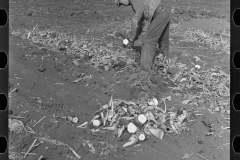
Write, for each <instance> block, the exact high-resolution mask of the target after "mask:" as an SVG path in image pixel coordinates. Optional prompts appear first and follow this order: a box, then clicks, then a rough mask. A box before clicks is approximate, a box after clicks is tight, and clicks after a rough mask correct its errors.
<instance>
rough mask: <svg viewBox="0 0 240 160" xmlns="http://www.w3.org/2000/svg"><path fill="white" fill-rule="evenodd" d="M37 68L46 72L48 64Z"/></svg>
mask: <svg viewBox="0 0 240 160" xmlns="http://www.w3.org/2000/svg"><path fill="white" fill-rule="evenodd" d="M37 70H38V71H39V72H44V71H46V66H44V65H40V66H39V67H38V69H37Z"/></svg>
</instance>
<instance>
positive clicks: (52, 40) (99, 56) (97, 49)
mask: <svg viewBox="0 0 240 160" xmlns="http://www.w3.org/2000/svg"><path fill="white" fill-rule="evenodd" d="M12 34H13V35H15V36H19V35H21V38H22V39H27V40H30V42H31V43H33V44H35V45H37V46H38V47H39V45H41V46H43V47H39V48H45V49H49V50H53V51H55V52H61V53H66V54H70V55H76V56H79V57H80V58H86V57H87V59H88V60H89V61H90V63H91V64H92V65H93V66H94V67H97V68H99V67H103V68H104V69H105V70H110V69H111V68H112V67H113V66H114V65H117V64H118V63H120V62H125V65H126V64H129V63H132V62H133V60H132V59H131V58H130V57H128V56H127V55H126V52H125V51H124V50H123V51H119V50H113V47H114V44H113V43H108V44H104V43H105V42H104V38H103V39H94V38H91V37H84V36H82V37H81V38H77V37H76V36H75V35H73V34H66V33H60V32H58V31H55V30H50V29H46V30H39V29H38V27H37V26H36V27H34V28H33V30H30V31H26V32H24V31H23V32H20V31H18V32H13V33H12ZM99 40H100V42H99Z"/></svg>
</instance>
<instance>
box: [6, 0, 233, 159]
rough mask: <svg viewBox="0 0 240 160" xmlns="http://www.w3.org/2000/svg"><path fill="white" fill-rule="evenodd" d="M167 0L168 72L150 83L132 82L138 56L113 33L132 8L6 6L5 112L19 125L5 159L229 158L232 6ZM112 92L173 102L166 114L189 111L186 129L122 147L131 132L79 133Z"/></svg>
mask: <svg viewBox="0 0 240 160" xmlns="http://www.w3.org/2000/svg"><path fill="white" fill-rule="evenodd" d="M163 3H164V4H166V6H168V7H169V9H170V10H171V13H172V22H171V29H170V42H171V43H170V57H169V58H170V60H169V61H164V62H162V63H163V64H164V65H165V68H166V66H167V69H166V70H167V72H164V71H166V70H164V69H159V68H161V67H159V66H157V65H156V68H157V69H156V70H157V73H159V74H158V75H156V76H155V79H152V81H154V82H155V85H154V86H149V85H147V84H145V83H144V84H143V83H141V80H139V79H138V77H137V76H136V73H137V72H138V66H139V51H136V50H131V49H126V48H123V47H122V39H121V37H119V36H118V33H124V32H125V31H126V28H125V24H126V21H127V20H128V19H129V18H131V16H132V15H133V11H132V10H131V8H129V7H121V8H118V7H117V6H115V4H114V1H113V0H98V1H94V0H69V1H64V0H48V1H47V0H23V1H16V0H10V15H9V16H10V31H9V38H10V41H9V43H10V50H9V51H10V54H9V56H10V59H9V63H10V65H9V66H10V67H9V68H10V71H9V78H10V79H9V83H10V85H9V92H10V93H9V106H10V107H9V110H10V112H9V114H10V115H9V116H10V118H11V119H12V120H17V122H22V124H23V126H22V130H20V131H19V132H16V131H12V132H9V139H10V142H9V156H10V158H11V159H26V160H62V159H63V160H65V159H72V160H73V159H78V158H80V157H78V156H81V159H83V160H97V159H98V160H100V159H101V160H102V159H106V160H110V159H118V160H122V159H126V160H181V159H187V160H229V159H230V154H229V148H230V145H229V142H230V124H229V122H230V116H229V110H230V104H229V99H230V97H229V94H230V93H229V74H230V65H229V61H230V60H229V57H230V55H229V52H230V50H229V44H230V42H229V41H230V36H229V35H230V33H229V28H230V24H229V15H230V2H229V1H227V0H186V1H181V0H169V1H166V0H165V1H163ZM108 56H109V57H110V58H109V57H108ZM121 56H122V57H123V58H122V59H121V60H119V58H116V57H121ZM109 59H110V60H109ZM170 62H171V64H173V65H172V67H171V65H170ZM121 64H123V65H121ZM176 66H178V67H176ZM179 66H180V67H179ZM181 66H182V67H181ZM184 67H187V68H185V69H183V68H184ZM199 67H200V69H199ZM181 68H182V70H181ZM195 72H196V74H195ZM184 73H187V74H184ZM190 73H191V74H190ZM210 73H211V74H210ZM192 74H193V75H197V76H195V77H194V76H192ZM209 74H210V75H209ZM202 75H204V76H202ZM201 76H202V77H201ZM214 76H217V78H214ZM189 77H190V78H189ZM196 77H197V78H196ZM226 77H227V78H226ZM192 78H195V80H196V81H198V82H199V83H198V84H197V83H195V82H194V83H193V82H192V81H190V80H191V79H192ZM205 82H206V83H205ZM205 84H206V85H205ZM197 85H199V86H200V88H198V87H196V86H197ZM201 86H203V88H201ZM205 86H207V87H206V88H204V87H205ZM111 96H112V98H113V99H121V100H125V101H133V100H141V99H142V98H143V96H147V97H148V98H149V99H151V98H154V97H156V98H157V99H158V100H159V103H160V100H161V99H162V98H164V97H168V96H170V97H171V100H170V101H166V106H167V111H172V112H174V111H176V110H178V109H180V108H186V109H187V110H188V112H189V117H188V120H189V122H188V123H187V128H188V129H187V130H185V131H181V132H180V134H171V133H165V134H164V137H163V139H162V140H161V139H156V138H154V137H153V136H147V139H146V140H145V141H143V142H141V143H138V144H137V145H134V146H131V147H127V148H123V147H122V145H123V144H124V143H125V142H126V141H127V140H128V138H129V136H130V135H129V134H128V133H127V131H126V132H124V134H123V135H122V136H121V137H120V138H118V137H116V136H114V134H113V133H112V132H110V131H106V132H105V131H104V132H93V130H91V127H92V126H91V125H89V126H88V127H87V128H84V129H82V128H79V127H77V126H79V125H80V124H82V123H84V122H86V121H90V120H91V119H92V118H93V117H94V114H95V112H96V111H97V110H98V109H99V108H100V107H101V106H103V105H104V104H107V103H108V102H109V101H110V99H111ZM159 106H160V107H163V106H164V104H163V103H162V102H161V103H160V104H159ZM67 116H70V117H77V118H78V122H77V123H71V122H69V120H67V119H66V118H64V117H67ZM33 142H35V143H33ZM32 144H35V146H32ZM29 149H30V150H29Z"/></svg>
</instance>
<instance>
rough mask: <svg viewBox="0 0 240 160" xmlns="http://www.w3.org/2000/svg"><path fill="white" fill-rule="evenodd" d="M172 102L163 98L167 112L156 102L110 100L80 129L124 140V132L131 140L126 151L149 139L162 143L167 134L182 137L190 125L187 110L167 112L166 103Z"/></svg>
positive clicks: (155, 100) (168, 98) (153, 100)
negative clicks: (112, 134)
mask: <svg viewBox="0 0 240 160" xmlns="http://www.w3.org/2000/svg"><path fill="white" fill-rule="evenodd" d="M166 100H169V101H171V97H166V98H163V99H162V101H163V102H164V104H165V110H163V109H161V108H160V107H159V102H158V100H157V99H156V98H153V99H150V100H145V101H144V102H143V101H135V102H133V101H125V100H119V99H115V100H113V99H112V98H111V100H110V102H109V103H108V104H105V105H103V106H102V107H101V108H100V109H99V110H97V111H96V112H95V116H94V118H93V119H92V120H91V121H89V122H84V123H83V124H81V125H80V126H78V128H86V127H87V126H89V125H92V126H94V127H93V129H92V130H91V131H93V132H98V131H103V130H110V131H113V132H114V134H115V135H117V136H118V137H121V135H122V133H123V132H124V131H126V130H127V131H128V132H129V133H130V134H131V136H130V138H129V141H128V142H126V143H125V144H124V145H123V147H128V146H131V145H134V144H136V143H138V142H141V141H144V140H146V136H147V135H148V136H150V135H152V136H154V137H156V138H159V139H162V138H163V136H164V132H166V133H172V134H180V131H183V130H188V127H187V122H188V117H189V113H188V112H187V110H186V109H185V108H182V109H179V110H177V111H176V112H167V109H166V103H165V101H166Z"/></svg>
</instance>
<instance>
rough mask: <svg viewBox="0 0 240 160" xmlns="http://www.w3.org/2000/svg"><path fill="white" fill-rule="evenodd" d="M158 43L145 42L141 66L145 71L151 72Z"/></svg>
mask: <svg viewBox="0 0 240 160" xmlns="http://www.w3.org/2000/svg"><path fill="white" fill-rule="evenodd" d="M155 50H156V44H149V43H144V44H143V46H142V51H141V60H140V66H141V69H142V70H143V71H147V72H151V70H152V67H153V61H154V56H155Z"/></svg>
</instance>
